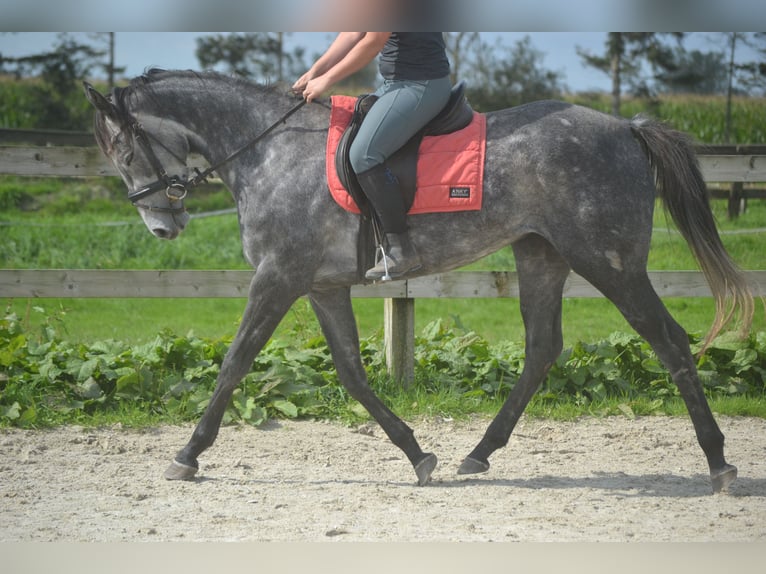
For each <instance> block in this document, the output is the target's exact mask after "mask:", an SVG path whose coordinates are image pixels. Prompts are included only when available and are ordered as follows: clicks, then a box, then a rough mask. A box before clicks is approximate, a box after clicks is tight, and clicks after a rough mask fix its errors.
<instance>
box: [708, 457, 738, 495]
mask: <svg viewBox="0 0 766 574" xmlns="http://www.w3.org/2000/svg"><path fill="white" fill-rule="evenodd" d="M735 478H737V467H736V466H732V465H730V464H727V465H725V466H724V467H723V468H722V469H721V470H717V471H716V472H711V473H710V480H711V481H712V482H713V492H714V493H716V494H717V493H719V492H726V491H727V490H728V489H729V485H730V484H731V483H732V482H734V479H735Z"/></svg>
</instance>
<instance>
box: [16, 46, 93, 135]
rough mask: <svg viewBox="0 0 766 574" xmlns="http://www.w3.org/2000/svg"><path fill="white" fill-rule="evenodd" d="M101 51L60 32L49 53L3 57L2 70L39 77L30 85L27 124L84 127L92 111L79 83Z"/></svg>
mask: <svg viewBox="0 0 766 574" xmlns="http://www.w3.org/2000/svg"><path fill="white" fill-rule="evenodd" d="M104 54H105V52H104V51H102V50H97V49H95V48H93V47H92V46H90V45H88V44H82V43H79V42H77V41H76V39H75V38H74V37H73V36H71V35H70V34H66V33H62V34H59V36H58V39H57V43H56V45H55V46H54V49H53V51H51V52H45V53H42V54H35V55H32V56H25V57H21V58H5V59H3V69H4V71H6V72H9V73H12V74H14V75H15V76H16V77H18V78H21V77H24V76H31V75H38V76H39V77H40V79H41V80H42V81H41V82H39V83H37V84H35V85H33V86H32V87H31V88H30V94H31V98H30V101H29V103H28V111H27V113H28V114H29V115H30V116H31V117H33V118H35V121H34V125H33V126H31V127H34V128H55V129H62V130H81V129H85V127H86V126H87V125H88V124H89V123H90V120H91V118H92V114H91V112H90V110H89V108H88V106H87V105H85V104H84V102H83V100H84V98H83V97H82V88H81V84H80V82H81V80H84V79H86V78H87V77H88V75H89V74H90V72H91V70H92V69H93V68H95V67H97V66H99V64H100V62H101V60H102V58H103V57H104Z"/></svg>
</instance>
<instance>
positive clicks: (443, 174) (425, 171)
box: [325, 96, 487, 215]
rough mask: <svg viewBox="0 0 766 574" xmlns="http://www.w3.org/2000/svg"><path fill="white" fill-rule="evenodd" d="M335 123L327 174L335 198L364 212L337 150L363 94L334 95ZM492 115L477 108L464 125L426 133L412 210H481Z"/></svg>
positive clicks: (330, 136) (332, 120)
mask: <svg viewBox="0 0 766 574" xmlns="http://www.w3.org/2000/svg"><path fill="white" fill-rule="evenodd" d="M331 99H332V111H331V113H330V129H329V132H328V136H327V154H326V166H325V170H326V175H327V183H328V186H329V188H330V193H331V194H332V196H333V198H334V199H335V201H336V202H337V203H338V204H339V205H340V206H341V207H343V209H345V210H347V211H350V212H352V213H360V209H359V207H358V206H357V204H356V201H354V198H353V197H352V196H351V195H350V194H349V192H348V191H347V190H346V188H345V187H344V185H343V183H342V182H341V179H340V177H339V176H338V172H337V169H336V157H335V155H336V152H337V150H338V143H339V142H340V140H341V138H342V137H343V133H344V131H345V130H346V128H347V127H348V126H349V124H350V122H351V118H352V116H353V113H354V106H355V104H356V100H357V98H355V97H352V96H332V98H331ZM486 125H487V124H486V118H485V116H484V114H480V113H477V112H473V118H472V120H471V121H470V123H469V124H468V125H467V126H466V127H465V128H463V129H461V130H458V131H456V132H452V133H449V134H446V135H439V136H425V137H423V139H422V140H421V142H420V146H419V149H418V157H417V160H416V161H417V169H416V172H417V173H416V181H417V185H416V187H417V191H416V193H415V197H414V200H413V201H412V206H411V207H410V209H409V211H408V213H409V214H410V215H415V214H420V213H445V212H453V211H476V210H480V209H481V199H482V189H483V185H484V154H485V149H486Z"/></svg>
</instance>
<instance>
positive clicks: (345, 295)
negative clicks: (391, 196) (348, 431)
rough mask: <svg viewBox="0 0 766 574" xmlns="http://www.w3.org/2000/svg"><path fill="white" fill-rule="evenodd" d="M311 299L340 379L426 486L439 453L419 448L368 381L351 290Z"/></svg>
mask: <svg viewBox="0 0 766 574" xmlns="http://www.w3.org/2000/svg"><path fill="white" fill-rule="evenodd" d="M309 300H310V301H311V305H312V307H313V308H314V311H315V313H316V315H317V318H318V319H319V324H320V325H321V327H322V331H323V332H324V334H325V337H326V338H327V344H328V346H329V347H330V352H331V353H332V357H333V361H334V362H335V368H336V369H337V371H338V379H340V382H341V383H342V384H343V386H344V387H346V389H347V390H348V392H349V394H350V395H351V396H352V397H353V398H355V399H356V400H357V401H359V402H360V403H361V404H362V406H364V407H365V408H366V409H367V411H368V412H369V413H370V414H371V415H372V416H373V418H374V419H375V420H376V421H377V422H378V424H380V426H381V427H382V428H383V430H384V431H385V433H386V434H387V435H388V437H389V438H390V439H391V442H393V443H394V444H395V445H396V446H398V447H399V448H401V449H402V450H403V451H404V453H405V454H406V455H407V458H408V459H409V460H410V462H411V463H412V466H413V467H414V468H415V474H416V475H417V477H418V484H420V485H421V486H422V485H425V484H426V483H428V481H429V480H430V479H431V473H432V472H433V470H434V468H435V467H436V462H437V461H436V456H435V455H434V454H432V453H424V452H423V451H422V450H421V449H420V445H418V443H417V441H416V440H415V437H414V435H413V432H412V429H411V428H409V427H408V426H407V425H406V424H404V422H403V421H402V420H401V419H399V418H398V417H397V416H396V415H395V414H394V413H393V412H391V410H389V409H388V407H386V406H385V405H384V404H383V402H382V401H381V400H380V399H379V398H378V397H377V396H376V395H375V393H374V392H373V390H372V389H371V388H370V386H369V384H368V383H367V373H366V372H365V370H364V365H363V364H362V359H361V356H360V354H359V335H358V332H357V328H356V321H355V319H354V311H353V307H352V305H351V291H350V289H349V288H345V287H344V288H340V289H331V290H321V291H312V292H311V293H310V294H309Z"/></svg>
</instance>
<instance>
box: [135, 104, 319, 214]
mask: <svg viewBox="0 0 766 574" xmlns="http://www.w3.org/2000/svg"><path fill="white" fill-rule="evenodd" d="M305 103H306V100H304V99H301V101H300V102H299V103H297V104H296V105H294V106H293V107H292V108H290V109H289V110H288V111H287V112H285V114H284V115H282V117H280V118H279V119H278V120H277V121H276V122H274V123H273V124H272V125H271V126H269V127H268V128H266V129H265V130H263V131H262V132H261V133H260V134H258V135H257V136H256V137H255V138H253V139H252V140H250V141H249V142H248V143H246V144H245V145H244V146H242V147H241V148H239V149H238V150H237V151H235V152H234V153H232V154H230V155H228V156H227V157H225V158H224V159H222V160H221V161H219V162H218V163H216V164H215V165H212V166H210V167H208V168H207V169H205V170H204V171H200V170H199V169H198V168H196V167H195V168H194V172H195V176H194V177H192V178H191V179H185V178H183V177H180V176H178V175H168V172H167V170H165V168H164V167H163V165H162V162H161V161H160V159H159V158H158V157H157V154H156V153H155V152H154V148H153V147H152V144H151V142H150V141H149V137H150V136H149V135H148V134H147V133H146V131H145V130H144V128H143V126H142V125H141V124H140V123H139V122H137V121H135V120H134V121H132V122H130V130H131V131H132V132H133V136H134V137H135V140H136V142H137V143H138V145H139V146H140V147H141V149H142V150H143V152H144V154H145V155H146V158H147V159H148V160H149V163H150V164H151V166H152V169H154V173H155V174H156V176H157V179H156V180H155V181H153V182H152V183H150V184H148V185H145V186H144V187H142V188H141V189H138V190H136V191H131V192H130V193H128V200H129V201H130V202H131V203H132V204H133V205H134V206H135V207H138V208H140V209H144V210H147V211H157V212H161V213H173V214H175V213H184V212H185V211H186V208H185V207H184V206H183V204H182V205H181V206H180V207H173V206H172V204H173V203H174V202H176V201H181V200H183V199H184V198H185V197H186V195H187V194H188V193H189V190H190V189H193V188H195V187H197V186H198V185H200V184H202V183H205V182H206V181H207V178H208V177H209V176H210V174H212V173H213V172H214V171H215V170H217V169H219V168H220V167H221V166H223V165H224V164H226V163H228V162H230V161H232V160H234V159H235V158H236V157H238V156H239V155H241V154H242V153H244V152H245V151H246V150H248V149H249V148H251V147H252V146H254V145H255V144H257V143H258V142H259V141H261V140H262V139H263V138H265V137H266V136H267V135H269V134H270V133H271V132H272V131H274V130H275V129H276V128H277V127H278V126H279V125H280V124H282V123H284V122H285V121H287V118H289V117H290V116H292V115H293V114H294V113H295V112H297V111H298V110H299V109H301V108H302V107H303V105H304V104H305ZM153 139H155V141H157V143H159V144H160V145H161V146H162V147H165V146H164V145H162V142H159V141H158V140H156V138H153ZM165 149H167V148H165ZM168 151H170V150H168ZM170 153H171V154H172V152H170ZM173 155H175V154H173ZM163 190H164V191H165V195H166V196H167V198H168V199H169V200H170V203H171V207H155V206H152V205H147V204H145V203H140V201H141V200H142V199H144V198H145V197H148V196H150V195H153V194H155V193H158V192H160V191H163Z"/></svg>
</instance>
